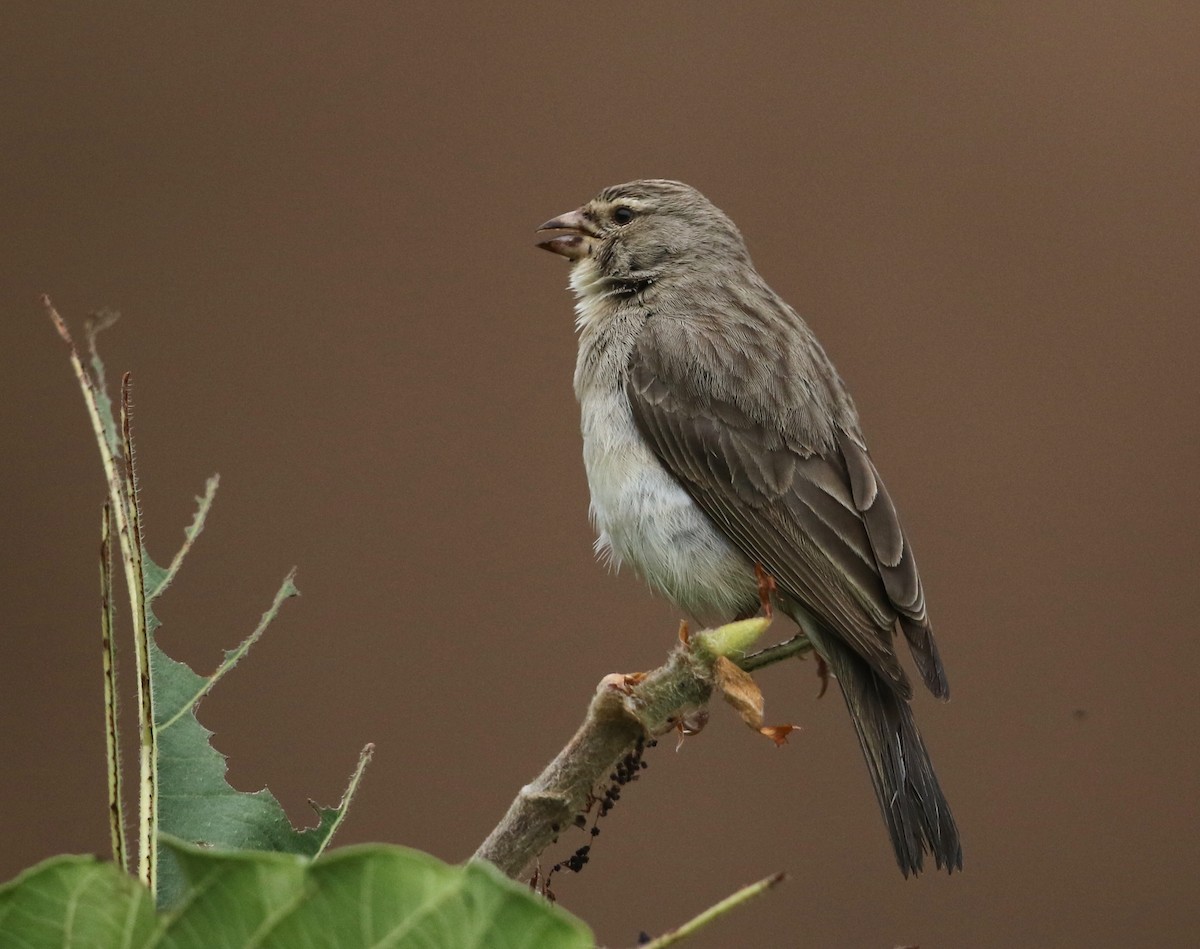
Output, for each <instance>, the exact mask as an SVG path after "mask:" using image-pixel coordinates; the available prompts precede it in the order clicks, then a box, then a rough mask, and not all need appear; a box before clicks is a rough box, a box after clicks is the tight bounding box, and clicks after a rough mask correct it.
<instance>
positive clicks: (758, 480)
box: [625, 334, 946, 697]
mask: <svg viewBox="0 0 1200 949" xmlns="http://www.w3.org/2000/svg"><path fill="white" fill-rule="evenodd" d="M656 342H660V341H656V340H655V339H654V338H653V336H652V335H650V334H646V335H644V336H643V338H642V340H640V341H639V344H638V345H636V346H635V347H634V350H633V353H632V355H631V358H630V362H629V365H628V368H627V374H626V380H625V387H626V393H627V395H628V397H629V401H630V406H631V409H632V412H633V417H634V420H635V422H636V424H637V426H638V428H639V429H640V431H641V432H642V434H643V435H644V436H645V437H646V439H647V441H648V442H649V444H650V445H651V446H652V448H653V450H654V451H655V453H656V454H657V456H658V457H659V459H660V460H661V461H662V463H663V464H664V465H665V466H666V468H667V469H668V470H669V471H671V473H672V474H673V475H674V476H675V477H676V478H677V479H678V480H679V481H680V483H681V484H682V485H683V486H684V488H685V489H686V490H687V491H688V493H689V494H691V495H692V497H693V498H695V500H696V503H697V504H698V505H699V506H700V507H701V509H702V510H703V511H704V512H705V513H706V514H707V515H708V516H709V517H710V518H711V519H712V520H713V521H714V522H715V523H716V524H717V526H718V527H719V528H720V529H721V530H722V531H723V532H724V533H725V534H726V535H727V536H728V537H729V539H730V540H731V541H732V542H733V543H734V544H735V545H736V546H737V547H738V548H740V549H741V550H742V552H743V553H745V554H746V556H747V557H748V558H749V559H751V560H752V561H754V562H756V563H758V564H760V565H761V566H762V567H763V569H764V570H766V571H767V572H768V573H769V574H771V576H773V577H774V578H775V580H776V581H777V583H778V584H779V586H780V588H781V589H782V590H783V591H784V592H785V593H787V594H789V595H790V596H792V597H793V598H794V599H797V600H799V601H800V602H801V603H802V604H803V605H804V606H805V607H806V608H807V609H809V610H810V611H811V612H812V613H813V614H814V615H815V616H816V617H817V618H818V619H820V620H821V621H822V622H823V623H824V624H825V625H827V626H828V627H829V630H830V631H831V632H834V633H836V634H837V635H839V636H841V637H842V639H844V640H845V641H846V642H847V643H848V644H849V645H850V646H851V647H852V648H853V649H854V650H855V651H856V652H857V653H859V654H860V655H861V656H862V657H863V658H864V659H866V660H867V661H868V662H869V663H870V664H871V666H872V667H874V668H875V669H876V671H877V672H879V673H880V675H882V676H883V677H884V679H886V680H887V681H889V682H891V683H892V684H893V686H894V687H895V688H896V689H897V691H898V692H900V693H901V694H902V695H904V696H906V697H907V696H909V695H911V691H912V689H911V686H910V685H909V683H908V680H907V677H906V676H905V674H904V672H903V670H902V669H901V667H900V664H899V661H898V660H897V658H896V653H895V649H894V646H893V631H894V628H895V623H896V620H897V619H899V620H900V623H901V628H902V629H903V630H904V632H905V636H906V638H907V639H908V640H909V643H910V645H911V646H912V649H913V653H914V656H915V658H916V661H917V664H918V667H919V668H920V670H921V674H922V677H923V678H924V679H925V681H926V683H927V684H928V685H929V687H930V689H931V690H932V691H933V692H934V693H935V694H937V695H940V696H942V695H945V693H946V684H945V677H944V673H943V672H942V667H941V661H940V659H939V658H938V655H937V650H936V647H935V646H934V644H933V638H932V634H931V632H930V629H929V622H928V619H927V618H926V615H925V602H924V594H923V592H922V589H921V581H920V577H919V576H918V574H917V570H916V564H915V561H914V559H913V557H912V552H911V550H909V548H908V544H907V542H906V541H905V538H904V534H903V532H902V530H901V528H900V524H899V521H898V520H897V518H896V511H895V508H894V506H893V505H892V502H891V499H890V498H889V497H888V494H887V491H886V490H885V488H884V486H883V482H882V481H881V480H880V478H879V474H878V472H877V471H876V470H875V466H874V464H873V463H872V462H871V459H870V457H869V455H868V454H867V452H866V449H865V448H864V447H863V446H862V445H861V444H860V443H859V442H858V441H857V439H856V437H855V436H854V435H852V434H850V433H847V432H844V431H841V430H837V431H835V432H834V433H833V435H832V437H831V438H830V439H829V442H830V443H829V444H827V445H818V444H815V442H816V441H817V439H805V438H804V437H803V436H801V435H799V434H798V433H797V431H795V430H792V431H783V430H781V427H780V426H778V425H772V424H770V423H769V422H766V421H763V420H759V419H756V418H754V415H755V411H754V409H755V406H754V404H753V399H752V398H750V397H747V398H746V399H742V400H739V399H738V398H737V393H736V386H737V385H738V383H737V382H736V381H735V382H733V383H729V382H726V383H725V390H726V391H725V393H724V394H723V395H722V396H718V395H716V394H715V393H714V391H712V387H708V386H706V385H705V379H706V377H707V376H708V374H707V373H706V372H705V371H704V370H703V367H700V368H699V371H697V367H696V366H695V365H693V366H692V367H690V369H691V371H688V369H689V367H687V366H684V365H680V364H678V361H677V360H674V359H672V358H671V357H670V356H668V355H666V354H665V353H664V348H663V347H662V346H661V345H657V344H656ZM676 349H678V347H676ZM685 358H686V357H685ZM731 386H732V387H733V388H732V389H731ZM777 397H778V392H775V393H774V394H773V398H777ZM760 414H761V413H760Z"/></svg>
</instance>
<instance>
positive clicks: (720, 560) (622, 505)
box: [572, 266, 756, 622]
mask: <svg viewBox="0 0 1200 949" xmlns="http://www.w3.org/2000/svg"><path fill="white" fill-rule="evenodd" d="M584 269H585V268H584V267H583V266H579V267H576V268H575V273H578V272H579V271H581V270H584ZM581 276H585V275H581ZM573 278H574V274H573ZM580 282H581V283H582V282H583V281H582V280H581V281H580ZM572 283H573V284H576V281H575V280H574V279H573V280H572ZM577 289H578V287H577ZM618 307H619V304H618V303H616V301H614V300H613V299H612V298H610V297H606V296H604V295H602V294H598V293H594V292H593V293H588V292H587V290H586V289H585V290H584V292H583V293H582V294H581V295H580V299H579V303H578V306H577V312H578V316H579V319H578V324H579V326H580V328H581V330H582V332H581V337H580V348H579V361H578V363H577V365H576V373H575V392H576V395H577V396H578V398H579V405H580V409H581V413H582V426H581V427H582V432H583V460H584V465H585V467H586V469H587V478H588V487H589V488H590V489H591V496H592V501H591V516H592V522H593V523H594V524H595V526H596V530H597V537H596V551H597V553H598V554H600V555H601V556H602V557H603V558H604V559H606V560H608V562H609V563H611V564H612V565H613V567H614V568H619V567H620V566H621V565H622V564H628V565H629V566H630V567H631V568H632V569H633V570H634V571H635V572H636V573H637V574H638V575H639V576H641V577H642V578H643V579H644V580H645V581H646V582H647V583H649V584H650V586H651V587H653V588H654V589H655V590H657V591H659V592H661V593H664V594H666V595H667V596H668V597H669V598H670V599H672V600H673V601H674V602H675V603H676V604H678V605H679V606H681V607H682V608H683V609H684V610H686V611H687V612H689V613H691V614H692V615H693V616H694V617H695V618H697V619H698V620H701V621H703V622H719V621H727V620H729V619H732V618H733V616H734V615H736V614H737V613H739V612H740V611H741V610H743V609H745V608H746V606H747V605H748V604H750V605H752V604H753V603H754V602H756V592H755V590H756V587H755V579H754V571H753V567H752V566H751V564H750V563H749V562H748V561H747V560H746V558H745V557H744V556H743V555H742V554H741V552H739V551H738V550H737V549H736V548H734V547H733V546H732V545H731V544H730V543H729V542H728V541H727V540H726V539H725V537H724V535H722V534H721V533H719V532H718V531H717V530H716V529H715V528H714V527H713V525H712V523H711V522H710V521H709V520H708V518H707V517H706V516H705V515H704V514H703V513H702V512H701V511H700V509H699V508H698V507H696V504H695V502H694V501H693V500H692V499H691V496H690V495H688V493H687V492H686V491H685V490H684V489H683V488H682V487H681V486H680V484H679V483H678V482H677V481H676V480H675V478H674V477H673V476H672V475H671V474H670V473H669V472H668V471H667V470H666V469H665V468H664V467H663V466H662V464H661V463H660V462H659V460H658V459H657V458H656V457H655V455H654V453H653V452H652V451H651V449H650V448H649V446H648V445H647V444H646V442H645V440H644V439H643V438H642V436H641V434H640V433H639V432H638V430H637V427H636V425H635V423H634V420H633V414H632V412H631V410H630V406H629V400H628V398H627V396H626V395H625V390H624V386H623V384H622V382H621V373H622V370H623V369H624V367H625V363H626V362H627V360H628V358H629V352H630V350H631V348H632V345H633V341H634V338H635V336H636V325H629V324H628V323H627V322H626V321H622V320H620V319H616V320H614V319H613V316H614V314H615V313H616V312H617V311H618ZM622 324H624V327H625V328H622Z"/></svg>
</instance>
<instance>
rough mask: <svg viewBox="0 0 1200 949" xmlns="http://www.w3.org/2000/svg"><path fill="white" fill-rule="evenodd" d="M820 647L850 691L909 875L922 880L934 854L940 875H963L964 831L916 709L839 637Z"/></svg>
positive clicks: (821, 641) (818, 642)
mask: <svg viewBox="0 0 1200 949" xmlns="http://www.w3.org/2000/svg"><path fill="white" fill-rule="evenodd" d="M809 636H810V638H813V637H812V632H811V631H810V632H809ZM814 645H815V646H816V647H817V651H818V652H819V653H820V654H821V655H822V656H823V657H824V658H825V660H826V661H827V662H828V663H829V666H830V668H831V669H832V671H833V674H834V675H835V676H836V677H837V680H838V684H839V685H840V686H841V688H842V695H843V696H844V697H845V699H846V706H847V708H849V710H850V717H851V718H852V719H853V720H854V728H855V730H856V731H857V732H858V741H859V744H860V745H861V746H862V750H863V755H864V756H865V757H866V759H867V767H868V768H869V769H870V771H871V782H872V783H873V784H874V785H875V796H876V797H877V798H878V799H879V808H880V810H881V811H883V819H884V822H885V823H886V824H887V827H888V832H889V833H890V834H891V836H892V846H893V847H894V848H895V850H896V862H897V863H899V864H900V869H901V871H902V872H903V873H904V875H905V876H908V875H909V874H910V873H912V874H917V873H920V872H921V869H922V865H923V862H924V856H925V852H926V851H928V852H930V853H932V854H933V859H934V860H935V861H936V862H937V866H938V869H943V868H944V869H945V870H946V871H947V872H950V871H953V870H961V869H962V845H961V844H960V842H959V839H958V827H957V826H956V825H955V823H954V817H953V815H952V814H951V813H950V806H949V805H948V804H947V803H946V798H945V795H943V794H942V789H941V787H940V785H939V784H938V780H937V775H935V774H934V773H933V764H932V762H930V760H929V754H928V752H926V750H925V744H924V743H923V742H922V741H921V736H920V734H918V732H917V725H916V722H914V721H913V717H912V710H911V709H910V708H909V705H908V702H906V701H905V700H904V699H903V698H901V697H900V696H898V695H897V694H896V693H895V692H894V691H893V690H892V689H891V687H890V686H889V685H888V684H887V683H886V682H884V681H883V680H882V679H881V678H880V677H879V676H878V675H876V674H875V673H874V672H873V671H872V670H871V667H870V666H868V665H867V663H866V661H865V660H863V659H862V658H861V657H860V656H859V655H858V654H857V653H855V652H853V651H852V650H851V649H850V647H849V646H847V645H845V644H843V643H842V642H841V641H840V640H839V639H838V638H837V637H836V636H833V635H831V634H830V633H828V632H825V633H818V637H817V638H814Z"/></svg>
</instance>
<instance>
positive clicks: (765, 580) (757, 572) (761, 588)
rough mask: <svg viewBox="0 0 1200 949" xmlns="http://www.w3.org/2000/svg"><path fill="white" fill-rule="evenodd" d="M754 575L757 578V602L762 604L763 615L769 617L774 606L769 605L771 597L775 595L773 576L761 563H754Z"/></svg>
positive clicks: (773, 610)
mask: <svg viewBox="0 0 1200 949" xmlns="http://www.w3.org/2000/svg"><path fill="white" fill-rule="evenodd" d="M754 576H755V579H757V580H758V602H759V604H760V605H761V606H762V611H763V616H765V617H766V618H767V619H771V618H772V617H773V616H774V614H775V608H774V607H773V606H772V605H771V597H772V596H774V595H775V578H774V577H773V576H771V575H770V574H769V573H767V571H766V570H764V569H763V568H762V564H757V563H756V564H755V565H754Z"/></svg>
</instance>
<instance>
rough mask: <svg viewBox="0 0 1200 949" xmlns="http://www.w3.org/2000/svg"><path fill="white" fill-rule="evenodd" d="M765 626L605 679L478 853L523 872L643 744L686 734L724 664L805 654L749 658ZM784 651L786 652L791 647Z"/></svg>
mask: <svg viewBox="0 0 1200 949" xmlns="http://www.w3.org/2000/svg"><path fill="white" fill-rule="evenodd" d="M768 623H769V621H768V620H765V619H750V620H742V621H740V622H736V623H730V624H728V625H727V626H722V627H720V628H718V629H715V630H708V631H706V632H703V633H698V634H697V635H695V636H692V637H691V638H690V639H689V638H684V637H683V636H681V638H683V642H681V643H680V644H679V645H678V646H677V647H676V648H675V649H674V650H672V651H671V654H670V655H669V656H668V658H667V661H666V662H665V663H664V664H663V665H661V666H660V667H659V668H657V669H655V670H653V671H652V672H648V673H639V674H637V675H634V676H624V675H608V676H605V677H604V678H603V679H602V680H601V681H600V684H599V686H597V688H596V692H595V694H594V695H593V696H592V700H591V702H590V704H589V705H588V710H587V715H586V717H585V718H584V721H583V724H582V725H580V726H579V729H578V730H577V731H576V732H575V735H574V736H573V737H572V738H571V740H570V741H569V742H568V743H567V745H566V747H564V748H563V749H562V751H560V752H559V753H558V755H557V756H556V757H555V758H554V760H553V761H551V762H550V764H549V765H547V766H546V768H545V770H544V771H542V773H541V774H540V775H538V777H537V778H535V779H534V780H533V781H532V782H530V783H529V784H527V785H525V787H523V788H521V790H520V792H519V793H518V794H517V796H516V799H515V800H514V801H513V802H512V804H511V805H510V806H509V809H508V812H507V813H506V814H505V815H504V819H503V820H501V821H500V823H499V824H498V825H496V827H495V829H494V830H493V831H492V832H491V833H490V834H489V835H488V838H487V839H486V840H485V841H484V842H483V843H482V844H481V845H480V847H479V849H478V850H477V851H476V852H475V858H476V859H480V860H487V861H489V862H491V863H493V864H495V865H496V866H497V867H499V868H500V870H501V871H502V872H503V873H505V874H506V875H507V876H510V877H513V878H516V877H519V876H520V875H521V873H522V871H523V870H524V869H525V868H526V867H527V866H528V865H529V864H530V863H531V862H532V861H533V860H534V859H535V858H536V857H537V856H538V855H539V854H540V853H541V852H542V851H543V850H544V849H545V848H546V847H547V846H549V845H550V844H551V843H552V842H553V841H554V840H555V839H556V838H557V836H558V834H559V833H560V832H561V831H562V830H563V829H565V828H567V827H569V826H571V824H572V822H573V821H574V820H575V819H576V817H577V816H578V815H580V814H584V813H586V812H587V810H588V807H589V805H590V804H591V803H592V802H593V800H594V798H593V797H592V792H593V790H594V789H595V788H596V786H597V785H598V784H600V783H601V782H602V781H603V780H604V779H605V778H606V777H607V776H608V774H609V773H610V772H611V771H612V770H613V765H614V763H615V762H617V761H618V760H619V759H620V758H621V757H622V756H624V755H625V754H627V753H628V752H629V751H630V750H631V749H632V748H633V747H634V746H635V745H636V744H637V742H638V741H639V740H643V741H644V740H645V739H647V738H652V737H654V736H656V735H661V734H664V733H665V732H668V731H670V730H672V729H673V728H677V727H681V726H682V725H683V723H684V722H686V721H688V720H689V719H690V718H691V717H693V716H694V714H695V713H696V712H698V711H700V710H701V709H703V708H704V707H705V706H706V705H707V704H708V701H709V699H710V698H711V697H712V693H713V690H714V689H715V688H719V686H720V678H719V673H718V671H717V666H718V661H719V660H721V659H723V658H725V659H728V658H732V659H733V662H734V664H736V665H739V666H742V667H743V668H745V666H743V663H746V664H749V665H750V667H751V668H754V669H759V668H762V667H763V666H766V665H770V664H772V663H774V662H779V661H781V660H783V659H787V658H790V657H792V656H795V655H799V654H801V653H802V652H803V651H805V650H806V649H807V648H811V647H809V646H808V643H807V641H805V640H803V637H797V639H798V640H800V642H797V639H793V640H789V641H788V642H787V643H782V644H780V645H779V646H774V647H771V648H770V649H765V650H763V651H762V652H760V653H757V654H755V656H754V657H748V656H746V655H745V651H746V648H747V647H748V646H750V645H751V644H752V643H753V642H754V641H755V640H757V639H758V637H759V636H760V635H761V634H762V632H763V630H765V629H766V627H767V625H768ZM785 647H786V648H785Z"/></svg>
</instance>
